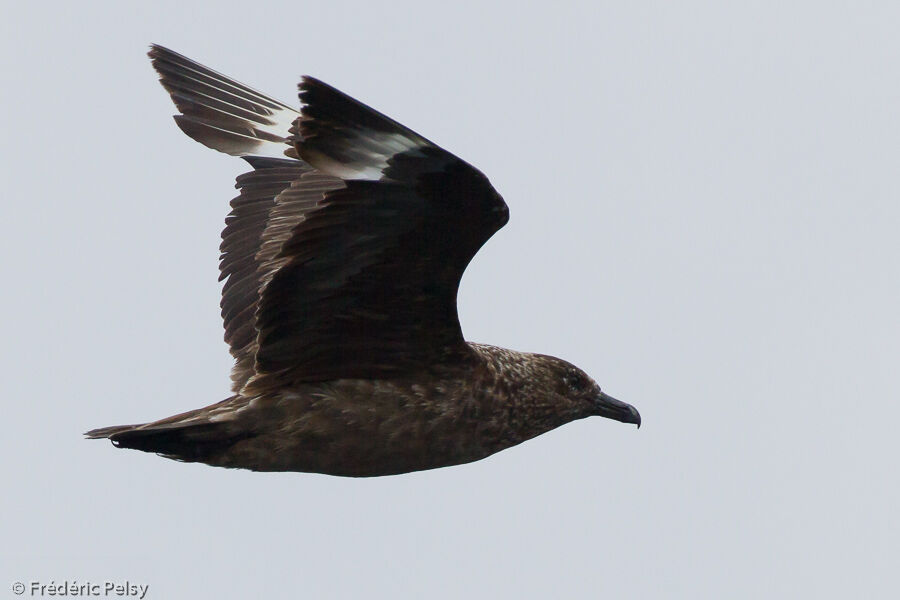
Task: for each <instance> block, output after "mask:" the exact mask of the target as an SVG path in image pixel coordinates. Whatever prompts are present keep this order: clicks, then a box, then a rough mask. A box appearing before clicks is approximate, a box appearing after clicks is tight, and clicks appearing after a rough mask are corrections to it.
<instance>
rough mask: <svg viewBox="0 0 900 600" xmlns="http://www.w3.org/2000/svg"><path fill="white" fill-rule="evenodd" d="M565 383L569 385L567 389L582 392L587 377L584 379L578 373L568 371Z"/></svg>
mask: <svg viewBox="0 0 900 600" xmlns="http://www.w3.org/2000/svg"><path fill="white" fill-rule="evenodd" d="M565 381H566V385H567V386H569V389H570V390H572V391H575V392H583V391H584V390H585V389H587V379H585V378H584V377H583V376H582V375H581V374H580V373H575V372H572V373H568V374H567V375H566V377H565Z"/></svg>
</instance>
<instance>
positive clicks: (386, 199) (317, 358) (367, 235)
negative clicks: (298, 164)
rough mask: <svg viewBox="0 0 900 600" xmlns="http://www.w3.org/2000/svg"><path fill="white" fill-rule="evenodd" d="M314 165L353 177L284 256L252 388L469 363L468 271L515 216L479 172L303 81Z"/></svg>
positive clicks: (300, 140)
mask: <svg viewBox="0 0 900 600" xmlns="http://www.w3.org/2000/svg"><path fill="white" fill-rule="evenodd" d="M300 99H301V101H302V103H303V105H304V106H303V109H302V111H301V112H302V116H301V119H300V120H298V121H297V123H296V125H295V127H294V130H293V132H294V134H295V137H294V143H295V146H296V148H297V152H298V153H299V155H300V157H301V158H302V159H303V160H304V161H306V162H308V163H309V164H311V165H312V166H313V167H315V168H316V169H317V170H319V171H321V172H323V173H325V174H326V175H329V176H333V177H339V178H341V179H343V180H344V186H343V187H340V188H338V189H335V190H332V191H329V192H327V193H326V194H325V195H324V198H323V199H322V200H321V202H320V203H319V205H318V207H317V208H316V209H315V210H313V211H310V212H308V213H306V215H305V218H304V220H303V221H302V222H300V223H298V224H297V225H296V227H294V229H293V231H292V235H291V238H290V240H288V241H287V242H286V243H285V244H284V245H283V246H282V248H281V253H280V258H279V260H280V261H281V265H280V266H279V268H278V269H277V270H276V271H275V272H274V274H273V275H272V278H271V281H270V282H268V284H267V285H266V286H265V287H264V288H263V292H262V295H261V298H260V302H259V308H258V312H257V322H256V326H257V329H258V330H259V336H258V345H259V347H258V351H257V354H256V371H257V376H256V378H255V379H254V380H251V382H250V384H249V385H250V386H251V387H252V388H256V389H259V388H264V387H266V386H267V385H274V384H284V383H286V382H298V381H323V380H331V379H338V378H380V377H392V376H397V375H399V374H402V373H407V372H412V371H416V370H421V369H426V368H428V367H429V366H431V365H434V364H436V363H446V362H451V361H462V360H468V359H469V358H470V357H471V350H470V349H469V347H468V345H466V344H465V342H464V340H463V337H462V332H461V330H460V326H459V321H458V317H457V311H456V293H457V290H458V287H459V282H460V279H461V277H462V274H463V271H464V270H465V268H466V265H468V263H469V261H470V260H471V259H472V257H473V256H474V255H475V253H476V252H477V251H478V249H479V248H480V247H481V246H482V245H483V244H484V242H485V241H487V239H488V238H490V236H491V235H493V234H494V232H496V231H497V230H498V229H500V227H502V226H503V225H504V224H505V223H506V221H507V220H508V210H507V207H506V204H505V203H504V202H503V199H502V198H501V197H500V196H499V194H497V192H496V191H495V190H494V188H493V187H492V186H491V185H490V183H489V182H488V180H487V178H486V177H485V176H484V175H483V174H482V173H481V172H479V171H478V170H476V169H475V168H473V167H472V166H470V165H468V164H467V163H465V162H463V161H462V160H460V159H459V158H457V157H455V156H453V155H452V154H450V153H449V152H446V151H445V150H443V149H441V148H439V147H437V146H435V145H434V144H432V143H431V142H429V141H428V140H426V139H425V138H423V137H422V136H420V135H418V134H416V133H414V132H412V131H411V130H409V129H407V128H406V127H404V126H402V125H400V124H398V123H396V122H395V121H392V120H391V119H389V118H387V117H385V116H384V115H382V114H380V113H378V112H376V111H374V110H373V109H371V108H369V107H367V106H365V105H363V104H361V103H359V102H357V101H356V100H354V99H352V98H350V97H349V96H347V95H345V94H343V93H341V92H339V91H337V90H336V89H334V88H332V87H330V86H328V85H326V84H324V83H322V82H320V81H318V80H315V79H312V78H305V79H304V80H303V82H302V83H301V85H300Z"/></svg>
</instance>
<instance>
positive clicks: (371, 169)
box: [304, 130, 431, 181]
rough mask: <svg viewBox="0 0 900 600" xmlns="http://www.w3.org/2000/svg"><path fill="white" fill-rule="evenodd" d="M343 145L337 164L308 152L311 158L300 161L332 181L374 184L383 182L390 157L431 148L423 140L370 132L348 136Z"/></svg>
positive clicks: (320, 154)
mask: <svg viewBox="0 0 900 600" xmlns="http://www.w3.org/2000/svg"><path fill="white" fill-rule="evenodd" d="M346 144H347V147H346V148H342V149H341V159H340V160H335V159H333V158H331V157H329V156H326V155H324V154H322V153H320V152H310V153H309V154H311V155H312V156H304V157H305V158H306V160H307V162H309V163H310V164H312V165H313V166H314V167H316V168H317V169H319V170H320V171H323V172H325V173H327V174H329V175H332V176H334V177H340V178H341V179H366V180H369V181H378V180H380V179H382V178H383V175H384V171H385V169H387V167H388V161H389V160H390V159H391V157H393V156H395V155H397V154H403V153H405V152H411V151H413V150H417V149H421V148H425V147H427V146H430V145H431V144H430V143H429V142H428V141H427V140H425V139H424V138H419V137H414V136H411V135H403V134H400V133H383V132H378V131H371V130H363V131H359V132H358V133H356V134H354V135H352V136H348V138H347V139H346Z"/></svg>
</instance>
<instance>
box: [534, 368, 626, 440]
mask: <svg viewBox="0 0 900 600" xmlns="http://www.w3.org/2000/svg"><path fill="white" fill-rule="evenodd" d="M541 359H542V360H541V362H542V363H543V366H544V369H543V371H544V373H543V375H544V377H543V378H544V382H543V384H544V387H545V388H547V389H549V390H550V391H551V394H552V395H553V396H555V401H556V402H557V403H559V404H562V405H565V406H567V408H568V409H569V410H570V411H572V413H573V414H576V415H578V416H579V417H590V416H600V417H606V418H607V419H613V420H616V421H621V422H623V423H633V424H635V425H637V426H638V427H640V426H641V414H640V413H639V412H638V411H637V409H636V408H635V407H633V406H631V405H630V404H626V403H625V402H622V401H621V400H616V399H615V398H613V397H612V396H610V395H609V394H607V393H605V392H603V391H602V390H601V389H600V386H599V385H597V382H595V381H594V380H593V379H591V378H590V377H589V376H588V375H587V373H585V372H584V371H582V370H581V369H579V368H578V367H576V366H575V365H573V364H571V363H568V362H566V361H564V360H562V359H559V358H556V357H553V356H541Z"/></svg>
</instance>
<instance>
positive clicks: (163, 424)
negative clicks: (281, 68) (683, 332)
mask: <svg viewBox="0 0 900 600" xmlns="http://www.w3.org/2000/svg"><path fill="white" fill-rule="evenodd" d="M149 55H150V58H151V60H152V63H153V66H154V67H155V69H156V71H157V72H158V73H159V76H160V82H161V83H162V85H163V87H164V88H165V89H166V91H168V93H169V95H170V96H171V98H172V100H173V101H174V103H175V106H176V108H177V110H178V112H179V114H177V115H175V122H176V123H177V124H178V126H179V127H180V128H181V130H182V131H184V133H186V134H187V135H188V136H190V137H191V138H193V139H194V140H196V141H198V142H200V143H201V144H203V145H205V146H208V147H209V148H212V149H214V150H218V151H220V152H224V153H226V154H231V155H233V156H240V157H242V158H243V159H244V160H246V161H247V162H248V163H249V164H250V166H251V167H252V168H253V170H252V171H250V172H248V173H245V174H243V175H240V176H239V177H238V178H237V184H236V187H237V188H238V190H239V194H238V196H237V197H236V198H234V199H233V200H232V201H231V212H230V214H229V215H228V217H227V218H226V220H225V223H226V225H225V229H224V231H223V232H222V244H221V247H220V250H221V263H220V272H221V277H220V279H223V280H224V281H225V283H224V286H223V290H222V302H221V309H222V318H223V320H224V325H225V341H226V342H227V343H228V344H229V346H230V348H231V354H232V355H233V356H234V360H235V364H234V368H233V370H232V374H231V379H232V392H233V395H232V396H231V397H229V398H227V399H225V400H223V401H221V402H219V403H217V404H213V405H211V406H207V407H205V408H199V409H196V410H192V411H188V412H185V413H182V414H179V415H175V416H172V417H168V418H166V419H161V420H159V421H154V422H152V423H145V424H140V425H121V426H115V427H104V428H101V429H94V430H92V431H89V432H87V433H86V434H85V435H86V436H87V437H89V438H109V439H110V440H111V441H112V443H113V444H114V445H115V446H117V447H119V448H134V449H137V450H143V451H145V452H154V453H157V454H160V455H162V456H164V457H166V458H171V459H176V460H179V461H186V462H201V463H206V464H209V465H214V466H219V467H233V468H244V469H252V470H256V471H300V472H317V473H327V474H332V475H343V476H354V477H368V476H378V475H392V474H398V473H406V472H410V471H417V470H422V469H432V468H436V467H443V466H448V465H457V464H462V463H468V462H471V461H476V460H479V459H482V458H485V457H487V456H489V455H491V454H494V453H495V452H498V451H500V450H504V449H506V448H509V447H511V446H514V445H516V444H519V443H520V442H523V441H525V440H528V439H530V438H533V437H535V436H537V435H540V434H542V433H545V432H547V431H550V430H552V429H554V428H556V427H559V426H560V425H563V424H565V423H568V422H570V421H573V420H576V419H582V418H585V417H589V416H592V415H598V416H602V417H607V418H610V419H615V420H617V421H622V422H624V423H634V424H637V425H638V427H640V424H641V417H640V414H639V413H638V411H637V410H636V409H635V408H634V407H633V406H630V405H628V404H626V403H624V402H620V401H619V400H616V399H615V398H613V397H611V396H609V395H607V394H606V393H604V392H603V391H601V390H600V387H599V386H598V385H597V384H596V383H595V382H594V380H592V379H591V378H590V377H588V376H587V375H586V374H585V373H584V372H583V371H582V370H581V369H578V368H577V367H575V366H573V365H571V364H569V363H568V362H566V361H564V360H561V359H559V358H555V357H552V356H546V355H542V354H532V353H525V352H516V351H513V350H507V349H504V348H498V347H495V346H488V345H484V344H475V343H470V342H466V341H465V339H464V338H463V334H462V330H461V329H460V324H459V319H458V317H457V310H456V294H457V290H458V288H459V282H460V279H461V278H462V274H463V271H464V270H465V268H466V266H467V265H468V263H469V261H470V260H471V259H472V258H473V257H474V256H475V253H476V252H477V251H478V249H479V248H481V246H482V245H483V244H484V243H485V242H486V241H487V240H488V238H490V237H491V236H492V235H493V234H494V233H495V232H496V231H497V230H499V229H500V228H501V227H503V225H505V224H506V222H507V220H508V219H509V211H508V209H507V206H506V203H505V202H504V201H503V198H501V197H500V195H499V194H498V193H497V192H496V191H495V190H494V188H493V187H492V186H491V184H490V183H489V182H488V179H487V178H486V177H485V176H484V175H483V174H482V173H481V172H480V171H478V170H477V169H475V168H474V167H472V166H471V165H469V164H468V163H466V162H464V161H463V160H461V159H459V158H457V157H456V156H454V155H453V154H450V153H449V152H447V151H446V150H444V149H443V148H441V147H439V146H437V145H436V144H434V143H433V142H431V141H429V140H427V139H426V138H424V137H422V136H421V135H419V134H418V133H416V132H414V131H412V130H410V129H408V128H407V127H404V126H403V125H401V124H400V123H398V122H396V121H394V120H392V119H390V118H389V117H387V116H385V115H383V114H381V113H379V112H377V111H375V110H373V109H372V108H370V107H368V106H366V105H364V104H362V103H360V102H358V101H356V100H354V99H353V98H351V97H350V96H348V95H346V94H344V93H342V92H340V91H338V90H336V89H335V88H333V87H331V86H329V85H327V84H325V83H323V82H322V81H319V80H318V79H314V78H312V77H304V78H303V79H302V81H301V83H300V85H299V95H300V105H301V108H300V110H299V111H298V110H295V109H294V108H293V107H291V106H289V105H287V104H283V103H281V102H279V101H277V100H273V99H272V98H270V97H268V96H265V95H263V94H260V93H259V92H256V91H254V90H253V89H251V88H249V87H247V86H245V85H243V84H241V83H238V82H237V81H235V80H233V79H230V78H228V77H225V76H224V75H221V74H219V73H217V72H215V71H213V70H211V69H209V68H207V67H204V66H203V65H201V64H199V63H197V62H195V61H193V60H190V59H188V58H186V57H184V56H182V55H180V54H177V53H175V52H172V51H171V50H168V49H167V48H163V47H162V46H158V45H154V46H152V47H151V50H150V53H149Z"/></svg>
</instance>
